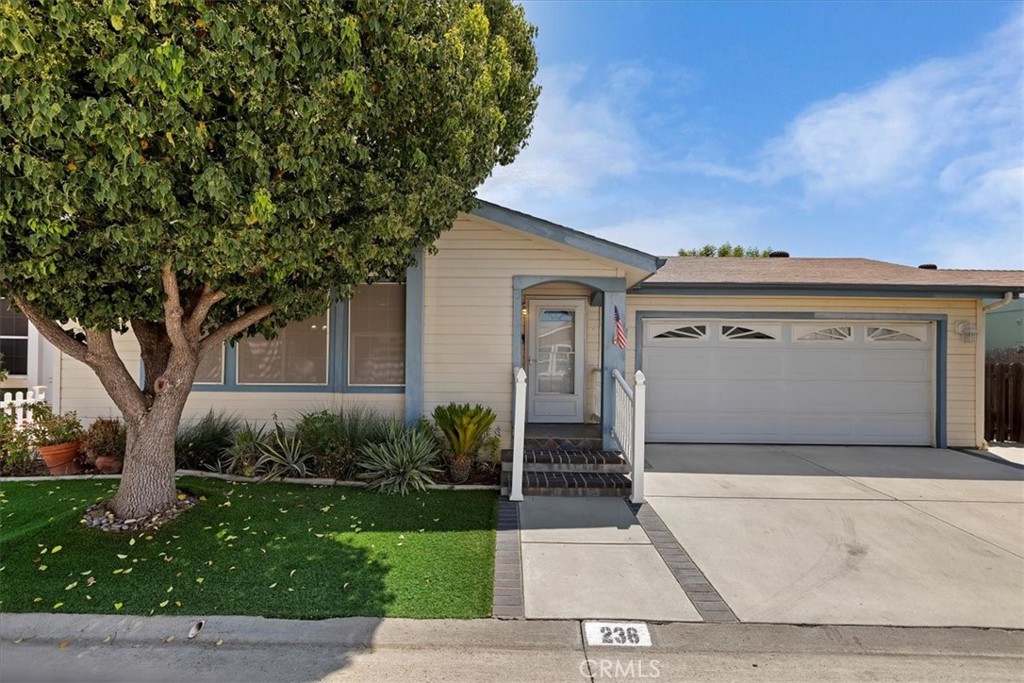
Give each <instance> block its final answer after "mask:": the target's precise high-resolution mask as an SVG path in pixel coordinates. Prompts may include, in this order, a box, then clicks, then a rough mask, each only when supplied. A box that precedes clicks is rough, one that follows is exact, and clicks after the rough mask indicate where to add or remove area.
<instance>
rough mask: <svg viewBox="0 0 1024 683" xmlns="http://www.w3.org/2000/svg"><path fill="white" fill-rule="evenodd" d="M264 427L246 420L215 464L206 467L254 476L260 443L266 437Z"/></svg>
mask: <svg viewBox="0 0 1024 683" xmlns="http://www.w3.org/2000/svg"><path fill="white" fill-rule="evenodd" d="M266 431H267V429H266V427H265V426H263V425H259V426H257V425H254V424H250V423H249V422H246V423H245V425H243V426H242V428H241V429H239V430H238V432H237V433H236V434H235V435H234V437H233V439H232V441H231V445H230V446H228V447H227V448H225V449H224V450H223V452H222V454H221V457H220V458H218V460H217V462H216V463H215V464H207V465H206V467H207V468H208V469H211V470H214V471H216V472H224V473H227V474H238V475H241V476H243V477H253V476H256V465H257V463H258V462H259V460H260V458H261V457H262V456H263V451H262V450H261V449H260V445H261V444H262V443H263V441H264V440H265V439H266Z"/></svg>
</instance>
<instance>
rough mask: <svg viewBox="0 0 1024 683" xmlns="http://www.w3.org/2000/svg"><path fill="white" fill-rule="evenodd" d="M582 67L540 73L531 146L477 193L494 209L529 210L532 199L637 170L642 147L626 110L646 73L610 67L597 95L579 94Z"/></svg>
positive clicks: (586, 187) (566, 194)
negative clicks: (633, 92) (507, 206)
mask: <svg viewBox="0 0 1024 683" xmlns="http://www.w3.org/2000/svg"><path fill="white" fill-rule="evenodd" d="M585 76H586V71H585V69H583V68H581V67H562V68H550V69H544V70H542V71H541V73H540V75H539V76H538V80H539V81H540V83H541V85H542V86H543V90H542V92H541V96H540V103H539V105H538V108H537V115H536V117H535V119H534V124H533V134H532V135H531V136H530V142H529V146H527V148H526V149H525V150H523V151H522V152H521V153H520V154H519V157H518V158H517V159H516V161H515V162H514V163H513V164H511V165H510V166H504V167H499V168H497V169H495V171H494V174H493V175H492V176H491V177H490V178H489V179H488V180H487V182H485V183H484V184H483V185H482V186H481V188H480V196H481V197H482V198H484V199H488V200H490V201H493V202H497V203H499V204H506V205H509V206H527V205H528V202H529V200H531V199H536V198H537V197H542V198H544V197H557V198H563V199H564V198H569V197H571V196H572V195H578V194H582V193H585V192H586V191H587V190H589V189H591V188H593V187H594V186H595V185H597V184H598V183H599V182H600V181H602V180H605V179H608V178H617V177H626V176H631V175H634V174H635V173H637V172H638V170H640V168H641V166H642V165H641V162H640V160H641V146H642V145H641V143H640V139H639V136H638V134H637V132H636V129H635V127H634V126H633V123H632V121H631V116H630V115H629V113H628V112H627V111H626V110H627V107H628V103H629V102H631V101H632V98H631V97H629V93H630V90H631V89H636V88H639V87H642V86H643V85H645V84H646V83H647V82H648V81H649V79H650V74H649V72H647V71H645V70H643V69H641V68H639V67H636V66H623V67H620V68H617V69H615V70H613V71H612V72H611V73H610V74H609V75H608V79H607V84H606V85H607V87H605V88H601V89H600V94H595V95H588V94H581V93H579V92H578V90H579V86H580V85H581V84H582V82H583V80H584V77H585Z"/></svg>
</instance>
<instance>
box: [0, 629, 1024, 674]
mask: <svg viewBox="0 0 1024 683" xmlns="http://www.w3.org/2000/svg"><path fill="white" fill-rule="evenodd" d="M195 621H196V620H195V619H194V618H189V617H122V616H105V615H104V616H99V615H43V614H3V615H0V653H2V656H0V679H2V680H5V681H8V680H10V681H14V680H18V681H22V680H24V681H43V680H46V681H53V680H58V681H129V680H130V681H143V680H145V681H162V680H173V681H181V680H188V681H306V680H317V681H318V680H324V681H347V680H382V681H387V680H395V681H399V680H416V681H442V680H443V681H467V682H468V681H480V680H498V681H573V680H580V681H595V680H604V679H608V678H624V677H632V678H640V677H641V676H640V675H638V674H640V672H641V671H643V672H645V674H646V675H645V676H643V677H646V678H654V677H656V678H658V679H659V680H663V681H683V680H687V681H692V680H712V679H728V680H755V679H756V680H759V681H765V680H768V681H829V680H836V681H839V680H842V681H851V680H878V679H880V678H881V679H886V680H953V679H955V680H979V681H981V680H985V681H996V680H1007V681H1011V680H1014V681H1019V680H1020V671H1021V670H1022V667H1024V655H1022V653H1024V632H1021V631H1002V630H993V629H986V630H982V629H960V628H958V629H907V628H898V629H894V628H885V627H850V626H845V627H834V626H819V627H798V626H769V625H755V624H733V625H718V624H680V623H674V624H651V625H650V629H651V637H652V642H653V645H652V647H650V648H632V649H625V648H602V647H593V646H588V645H586V644H585V643H584V641H583V639H582V637H581V624H580V622H578V621H496V620H471V621H454V620H443V621H430V620H422V621H421V620H408V619H367V618H356V619H327V620H323V621H294V620H284V619H262V618H258V617H207V618H206V625H205V627H204V628H203V629H202V631H201V632H200V634H199V635H198V636H197V637H196V638H195V639H194V640H188V639H187V634H188V631H189V629H190V628H191V627H192V625H193V624H194V623H195ZM172 638H173V639H172ZM218 643H219V644H218ZM627 667H632V668H631V669H630V670H631V671H632V675H631V676H626V675H623V672H624V671H626V669H627ZM655 673H656V674H657V675H656V676H655V675H654V674H655Z"/></svg>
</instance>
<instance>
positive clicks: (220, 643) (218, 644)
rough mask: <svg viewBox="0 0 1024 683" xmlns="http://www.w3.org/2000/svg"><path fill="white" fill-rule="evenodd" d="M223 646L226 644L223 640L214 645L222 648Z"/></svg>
mask: <svg viewBox="0 0 1024 683" xmlns="http://www.w3.org/2000/svg"><path fill="white" fill-rule="evenodd" d="M223 644H224V641H223V640H218V641H217V642H216V643H214V645H215V646H217V647H220V646H221V645H223Z"/></svg>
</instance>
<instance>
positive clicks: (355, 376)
mask: <svg viewBox="0 0 1024 683" xmlns="http://www.w3.org/2000/svg"><path fill="white" fill-rule="evenodd" d="M348 309H349V329H348V334H349V344H348V349H349V351H348V356H349V357H348V383H349V384H350V385H355V386H400V385H403V384H405V285H401V284H390V283H389V284H376V285H363V286H361V287H359V289H358V290H357V291H356V294H355V296H354V297H352V300H351V301H350V302H349V305H348Z"/></svg>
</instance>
